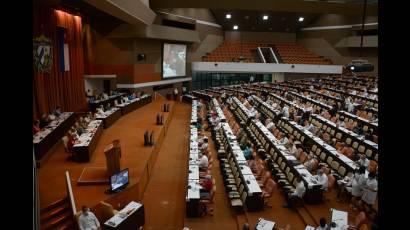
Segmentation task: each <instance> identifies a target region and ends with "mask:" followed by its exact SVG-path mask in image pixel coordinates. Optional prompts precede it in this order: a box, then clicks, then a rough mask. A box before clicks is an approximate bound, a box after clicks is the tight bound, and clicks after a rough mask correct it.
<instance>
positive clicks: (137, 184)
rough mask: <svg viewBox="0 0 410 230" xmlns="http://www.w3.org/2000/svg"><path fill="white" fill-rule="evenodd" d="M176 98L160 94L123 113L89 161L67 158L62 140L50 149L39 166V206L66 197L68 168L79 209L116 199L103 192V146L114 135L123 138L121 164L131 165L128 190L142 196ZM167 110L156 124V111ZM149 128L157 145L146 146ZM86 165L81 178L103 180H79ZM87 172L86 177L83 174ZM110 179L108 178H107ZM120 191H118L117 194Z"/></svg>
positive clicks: (123, 166) (104, 185) (116, 137)
mask: <svg viewBox="0 0 410 230" xmlns="http://www.w3.org/2000/svg"><path fill="white" fill-rule="evenodd" d="M164 103H170V104H171V106H170V107H171V110H170V112H168V113H164V112H162V109H163V105H164ZM173 108H174V101H169V100H165V99H163V98H162V97H157V98H156V100H153V101H152V103H150V104H148V105H145V106H144V107H142V108H139V109H137V110H135V111H133V112H131V113H129V114H126V115H124V116H122V117H121V118H120V119H119V120H117V121H116V122H115V123H114V124H113V125H112V126H110V127H109V128H108V129H105V130H104V132H103V134H102V136H101V138H100V140H99V142H98V144H97V147H96V149H95V152H94V154H93V155H92V159H91V161H90V162H88V163H76V162H70V161H66V158H67V153H66V152H65V151H64V147H63V144H62V143H58V144H56V146H55V147H54V148H53V149H52V150H51V151H53V152H52V153H51V157H50V159H49V160H48V161H47V162H46V163H45V164H44V165H42V167H41V168H40V169H39V170H38V175H39V177H38V180H39V191H40V207H44V206H46V205H47V204H50V203H51V202H53V201H55V200H57V199H60V198H62V197H65V196H66V194H67V192H66V182H65V171H66V170H68V171H69V173H70V176H71V181H72V186H73V192H74V196H75V201H76V204H77V209H78V210H79V209H80V208H81V206H82V205H87V206H89V207H95V206H96V205H97V204H98V203H99V202H100V201H102V200H108V201H109V200H110V199H111V198H112V199H114V200H115V197H114V196H116V194H114V195H107V194H105V193H104V192H105V191H106V190H107V189H108V188H109V184H108V183H107V182H103V181H102V180H103V179H102V178H103V173H104V170H103V169H105V167H106V166H105V164H106V161H105V156H104V152H103V151H104V148H105V147H106V145H108V144H109V143H111V142H112V141H113V140H115V139H119V140H120V141H121V153H122V156H121V168H122V169H123V168H129V172H130V179H129V181H130V184H129V186H128V188H127V190H132V191H133V199H136V198H141V196H142V194H143V192H144V190H145V187H146V185H147V183H148V180H149V176H150V173H151V170H152V168H153V165H154V163H155V160H156V157H157V153H158V150H159V148H160V143H161V142H162V140H163V138H164V135H165V133H166V129H167V127H168V125H169V123H170V121H171V119H172V113H173ZM158 113H163V114H164V121H165V122H164V125H162V126H158V125H156V115H157V114H158ZM146 130H149V131H154V138H155V145H154V146H152V147H145V146H144V139H143V135H144V132H145V131H146ZM84 169H85V173H86V174H85V175H83V178H81V179H80V181H83V182H84V181H85V183H86V184H87V181H92V180H94V181H99V182H101V183H94V184H93V183H91V184H90V183H88V184H87V186H82V185H81V183H80V185H78V184H77V181H78V180H79V178H80V176H81V175H82V174H83V171H84ZM89 170H91V171H93V172H91V174H89V172H88V173H87V171H89ZM84 176H85V177H84ZM107 179H108V178H107ZM117 195H118V194H117Z"/></svg>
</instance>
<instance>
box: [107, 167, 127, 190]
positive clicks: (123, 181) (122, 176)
mask: <svg viewBox="0 0 410 230" xmlns="http://www.w3.org/2000/svg"><path fill="white" fill-rule="evenodd" d="M128 178H129V172H128V168H126V169H123V170H121V171H120V172H118V173H116V174H114V175H112V176H111V178H110V186H111V191H118V190H121V189H123V188H125V187H126V186H127V185H128V183H129V179H128Z"/></svg>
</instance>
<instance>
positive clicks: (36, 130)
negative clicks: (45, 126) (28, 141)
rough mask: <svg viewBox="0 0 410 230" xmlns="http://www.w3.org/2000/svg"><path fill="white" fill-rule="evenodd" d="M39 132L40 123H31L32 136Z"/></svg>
mask: <svg viewBox="0 0 410 230" xmlns="http://www.w3.org/2000/svg"><path fill="white" fill-rule="evenodd" d="M40 130H41V129H40V121H39V120H37V119H36V120H34V121H33V134H36V133H38V132H40Z"/></svg>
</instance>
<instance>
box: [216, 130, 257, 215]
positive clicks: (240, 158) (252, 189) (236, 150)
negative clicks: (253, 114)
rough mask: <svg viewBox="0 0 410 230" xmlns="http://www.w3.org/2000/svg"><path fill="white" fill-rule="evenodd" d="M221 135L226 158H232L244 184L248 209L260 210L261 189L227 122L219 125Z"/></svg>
mask: <svg viewBox="0 0 410 230" xmlns="http://www.w3.org/2000/svg"><path fill="white" fill-rule="evenodd" d="M221 129H222V131H223V135H224V136H225V137H226V140H227V141H228V149H227V150H228V151H227V152H228V160H230V159H231V158H232V159H233V161H234V163H235V166H236V168H237V169H238V171H239V176H240V179H241V183H242V184H243V185H244V192H246V194H247V195H246V199H245V202H244V203H245V205H246V208H247V210H248V211H260V210H262V209H263V203H264V202H263V198H262V196H261V194H262V190H261V188H260V187H259V184H258V181H257V180H256V178H255V176H254V175H253V173H252V170H251V169H250V168H249V167H248V166H247V165H246V158H245V156H244V154H243V152H242V150H241V148H240V147H239V143H238V142H237V139H236V136H235V135H234V134H233V132H232V129H231V127H230V126H229V124H228V123H226V122H223V123H222V125H221Z"/></svg>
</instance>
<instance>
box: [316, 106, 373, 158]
mask: <svg viewBox="0 0 410 230" xmlns="http://www.w3.org/2000/svg"><path fill="white" fill-rule="evenodd" d="M311 117H312V119H315V120H317V121H319V122H321V123H322V124H326V125H327V126H328V127H331V128H332V129H335V130H337V131H341V133H342V134H343V135H342V138H341V140H345V139H346V138H351V139H352V143H353V142H355V141H356V142H357V143H358V145H359V146H361V145H363V146H364V148H365V149H364V150H363V153H365V154H366V156H367V157H368V158H369V159H375V156H376V154H378V144H376V143H374V142H372V141H370V140H366V139H364V136H360V135H358V134H356V133H354V132H352V131H350V130H348V129H346V128H343V127H337V126H336V124H335V123H333V122H332V121H329V120H327V119H325V118H324V117H322V116H320V115H318V114H312V115H311Z"/></svg>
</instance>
